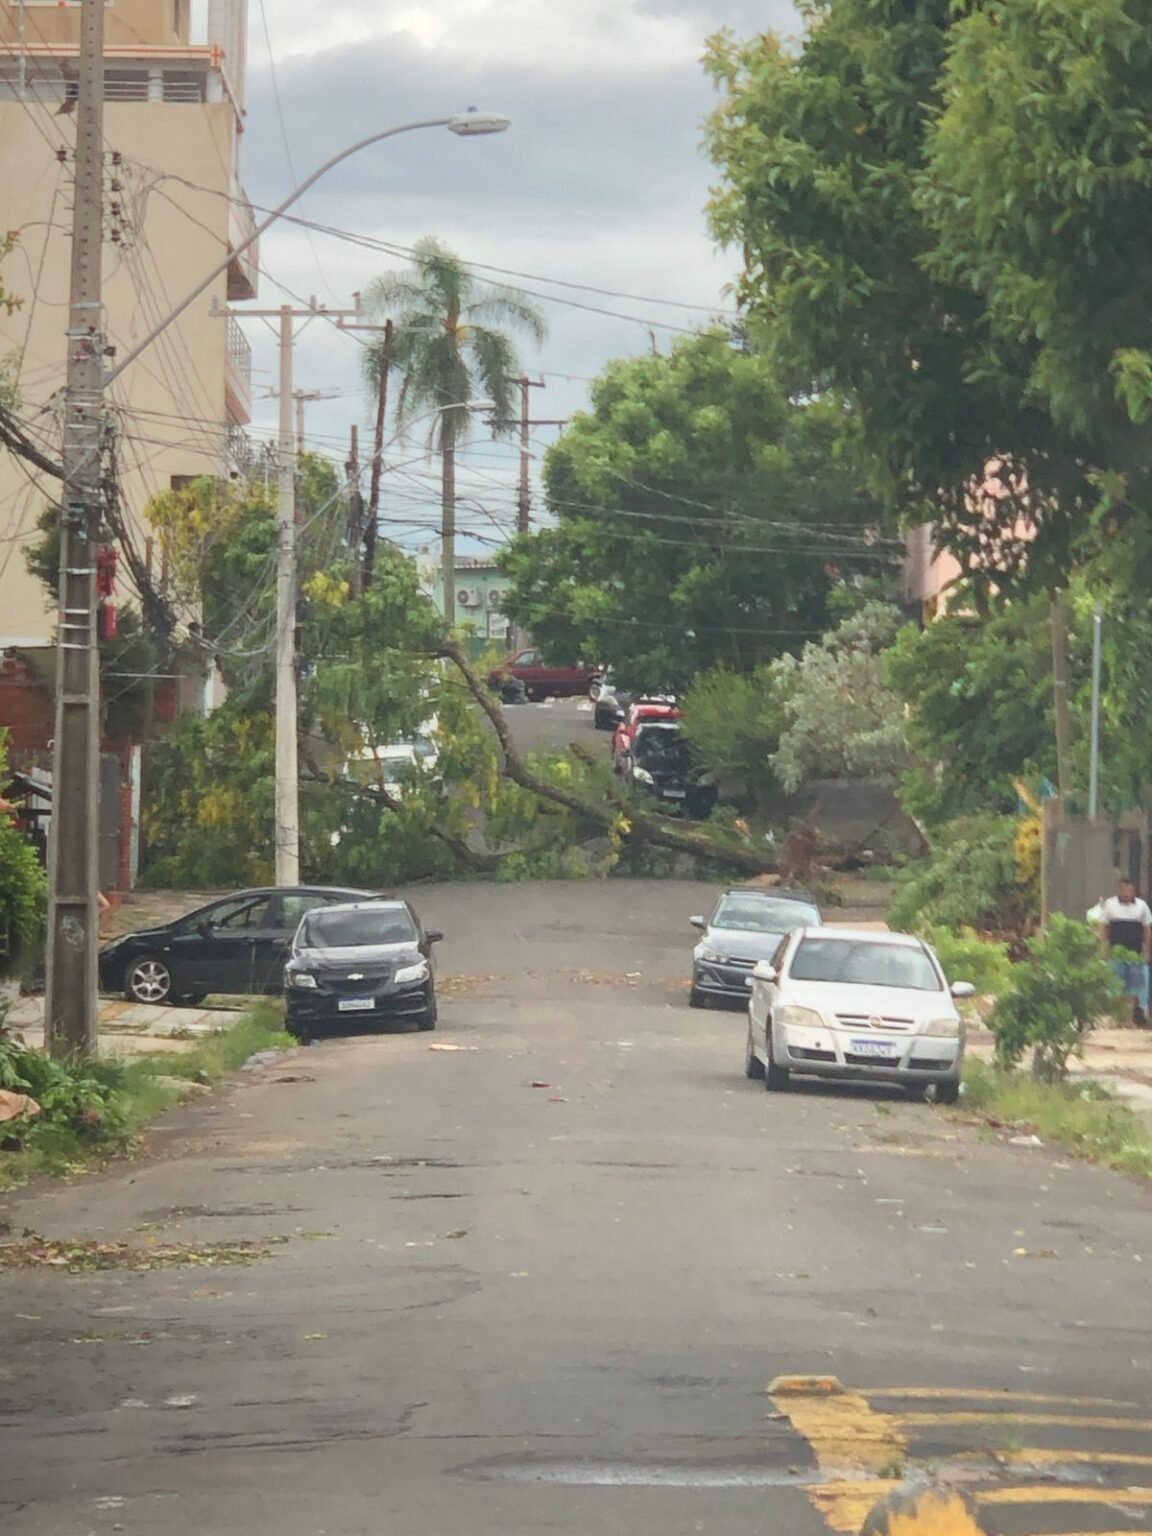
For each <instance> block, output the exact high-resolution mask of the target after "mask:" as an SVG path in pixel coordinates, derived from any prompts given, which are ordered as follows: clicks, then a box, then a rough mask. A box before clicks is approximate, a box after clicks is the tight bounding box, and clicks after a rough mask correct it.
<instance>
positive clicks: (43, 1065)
mask: <svg viewBox="0 0 1152 1536" xmlns="http://www.w3.org/2000/svg"><path fill="white" fill-rule="evenodd" d="M283 1020H284V1013H283V1008H282V1007H281V1005H280V1004H279V1003H277V1002H273V1001H272V1000H270V999H269V1000H263V999H262V1000H261V1001H259V1002H257V1003H255V1004H253V1006H252V1008H250V1009H249V1010H248V1011H246V1012H245V1013H243V1014H241V1015H239V1016H238V1017H237V1019H236V1022H235V1023H233V1024H230V1025H225V1026H224V1027H223V1028H222V1029H221V1030H220V1031H219V1032H218V1033H216V1034H213V1035H206V1036H204V1037H203V1038H201V1039H199V1040H197V1042H196V1044H195V1046H194V1047H193V1048H192V1049H191V1050H187V1051H154V1052H149V1053H147V1054H141V1055H133V1056H127V1057H123V1058H117V1057H105V1058H102V1059H101V1060H98V1061H93V1062H88V1063H86V1064H85V1065H83V1066H81V1067H77V1068H66V1067H61V1066H60V1065H58V1064H57V1063H54V1062H50V1061H49V1060H48V1059H47V1058H46V1057H45V1056H44V1055H43V1054H42V1053H41V1052H39V1051H30V1050H26V1049H25V1048H24V1047H21V1046H18V1045H17V1044H16V1042H14V1041H13V1040H11V1039H10V1038H9V1037H5V1036H4V1035H3V1034H2V1033H0V1077H2V1078H3V1081H4V1083H5V1085H6V1086H8V1087H12V1088H15V1089H18V1090H19V1091H21V1092H27V1093H29V1094H31V1096H32V1097H33V1098H34V1099H36V1100H37V1101H38V1103H39V1104H40V1106H41V1110H42V1113H41V1114H40V1116H39V1117H38V1118H37V1119H35V1120H33V1121H31V1122H29V1123H27V1124H26V1125H25V1124H23V1123H22V1122H9V1123H8V1124H7V1125H5V1126H3V1127H0V1135H6V1136H7V1137H8V1138H9V1142H8V1147H7V1148H6V1149H5V1150H0V1189H10V1188H12V1187H13V1186H14V1185H17V1184H23V1183H26V1182H27V1180H29V1179H31V1178H34V1177H35V1176H37V1175H38V1174H48V1175H50V1176H53V1177H60V1176H63V1175H67V1174H72V1173H79V1172H82V1171H83V1170H84V1169H86V1168H91V1167H96V1166H99V1165H101V1164H102V1163H106V1162H107V1161H108V1160H109V1159H110V1158H113V1157H122V1156H124V1155H125V1154H126V1153H129V1152H131V1151H132V1150H133V1148H134V1147H135V1146H136V1145H137V1144H138V1142H139V1139H140V1136H141V1133H142V1132H143V1131H144V1129H145V1127H146V1126H147V1125H148V1124H149V1123H150V1122H151V1121H153V1120H155V1119H156V1117H157V1116H158V1115H161V1114H163V1113H164V1111H165V1110H167V1109H171V1108H172V1107H173V1105H175V1104H178V1103H179V1102H180V1101H181V1099H182V1098H184V1097H185V1096H186V1094H187V1090H186V1089H184V1088H183V1087H182V1083H184V1082H187V1083H198V1084H201V1085H204V1086H210V1085H212V1084H215V1083H219V1082H221V1081H222V1080H223V1079H224V1078H226V1077H227V1076H228V1075H229V1074H230V1073H232V1072H235V1071H236V1069H237V1068H238V1067H241V1066H243V1064H244V1062H246V1061H247V1060H248V1058H249V1057H250V1056H253V1055H255V1054H256V1052H257V1051H267V1050H283V1049H288V1048H289V1047H291V1046H292V1045H294V1044H295V1042H294V1041H293V1039H292V1037H291V1036H290V1035H288V1034H286V1033H285V1032H284V1030H283V1027H282V1026H283ZM177 1080H180V1081H177Z"/></svg>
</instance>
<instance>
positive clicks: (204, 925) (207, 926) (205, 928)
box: [196, 918, 213, 939]
mask: <svg viewBox="0 0 1152 1536" xmlns="http://www.w3.org/2000/svg"><path fill="white" fill-rule="evenodd" d="M212 928H213V924H212V923H210V922H209V921H208V919H207V918H204V919H203V920H202V921H201V922H199V923H197V924H196V932H197V933H198V934H199V935H200V937H201V938H202V939H207V938H209V937H210V936H211V934H212Z"/></svg>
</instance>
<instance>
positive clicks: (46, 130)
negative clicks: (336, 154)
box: [0, 0, 256, 724]
mask: <svg viewBox="0 0 1152 1536" xmlns="http://www.w3.org/2000/svg"><path fill="white" fill-rule="evenodd" d="M246 12H247V0H210V3H209V7H208V37H207V41H206V42H203V43H196V44H194V43H193V42H192V41H191V38H190V14H189V13H190V0H107V8H106V11H105V18H106V35H105V54H106V63H105V93H106V100H107V106H106V110H105V126H104V136H105V142H106V158H105V187H104V191H105V199H106V217H105V241H106V243H105V260H104V275H105V304H106V313H105V322H104V323H105V332H106V335H107V338H108V343H109V346H110V347H111V348H113V349H115V350H114V351H113V353H112V359H113V363H114V359H115V356H116V355H117V354H118V355H120V356H124V355H125V354H126V353H127V352H129V351H130V350H131V349H132V347H133V346H134V345H135V344H136V343H137V342H138V341H140V340H141V339H142V338H143V337H144V336H146V335H147V334H148V332H149V331H150V330H151V329H152V328H153V326H154V325H155V324H156V323H157V322H158V321H159V320H160V319H162V318H163V317H164V316H165V315H166V314H167V313H168V312H169V311H170V310H171V309H172V308H174V307H175V305H176V304H177V303H178V302H179V301H180V300H181V299H182V298H183V297H184V295H185V294H186V293H187V292H189V291H190V290H191V289H192V288H193V287H195V285H196V283H197V282H198V281H199V280H200V279H202V278H203V276H204V275H205V274H206V273H207V272H208V271H210V270H211V269H212V267H214V266H216V265H217V264H218V263H219V262H220V260H221V259H222V257H223V256H224V254H225V253H226V251H228V250H229V249H233V248H235V246H236V245H237V244H238V243H239V242H240V240H241V239H242V237H243V235H244V234H246V233H247V232H248V231H249V230H250V229H251V228H252V213H251V210H250V208H249V206H248V202H247V199H246V198H245V196H244V193H243V191H242V189H241V186H240V180H239V154H240V144H241V139H242V134H243V127H244V72H245V55H244V40H245V35H246V26H247V14H246ZM79 19H80V8H79V5H78V3H77V0H0V232H2V231H4V230H9V229H11V230H13V231H15V232H16V234H17V237H18V247H17V249H16V251H15V252H14V253H13V254H12V255H10V256H9V257H8V258H7V260H6V261H5V263H4V269H3V275H4V283H5V286H6V287H7V288H8V289H10V290H11V291H12V292H14V293H15V294H16V295H18V296H20V297H22V299H23V305H22V307H21V308H20V309H18V310H17V311H16V312H15V313H14V314H13V315H11V316H9V317H6V316H5V315H4V314H3V312H2V311H0V360H2V359H5V358H7V359H8V360H9V371H10V374H11V375H13V376H14V377H15V379H16V385H17V391H18V398H17V406H16V409H17V413H18V415H19V417H20V418H21V419H22V420H23V421H25V422H26V423H29V424H30V426H29V431H30V434H31V435H33V436H34V437H35V440H36V441H37V442H38V443H40V444H42V445H43V447H44V448H45V450H46V451H47V452H49V453H50V454H51V456H52V457H53V458H58V457H59V445H60V418H61V394H62V386H63V383H64V364H65V345H66V339H65V327H66V324H67V314H68V310H67V303H68V285H69V263H70V251H71V242H70V238H69V220H70V216H71V208H72V165H73V148H74V142H75V126H74V123H75V117H74V114H70V113H69V110H68V103H69V101H70V100H72V99H73V98H74V96H75V91H76V84H75V79H76V55H77V38H78V33H79ZM255 292H256V268H255V261H254V252H249V253H248V254H247V255H245V256H243V257H240V258H238V259H234V260H233V261H232V262H231V263H230V265H229V268H228V272H227V276H226V277H221V278H220V279H219V281H218V282H217V283H216V284H215V285H214V287H213V288H212V289H211V290H209V291H208V292H207V293H205V294H203V295H202V296H201V297H200V298H198V299H197V300H196V301H195V303H194V304H193V305H192V306H191V308H190V309H189V310H188V311H187V312H186V313H185V314H184V315H183V316H182V317H181V319H180V320H178V321H177V322H176V323H175V324H174V325H173V326H172V327H171V328H170V329H169V330H168V331H167V332H166V333H165V334H164V336H162V337H161V339H160V340H159V341H157V342H156V343H155V344H154V345H153V346H152V347H151V348H149V350H148V351H147V352H146V353H145V354H144V355H143V356H142V357H141V358H140V359H139V360H138V361H137V362H135V363H133V364H132V365H131V366H130V367H129V368H128V369H127V370H126V371H125V372H124V374H123V375H122V376H121V377H120V378H119V379H117V380H116V381H115V383H114V385H113V386H112V389H111V391H110V394H109V409H110V411H111V413H112V415H113V417H114V418H115V422H116V427H117V433H118V450H117V452H118V459H119V473H120V482H121V487H122V496H123V503H124V507H125V510H126V512H127V514H128V520H129V523H130V525H131V530H132V535H133V537H134V538H135V539H136V541H137V542H138V547H139V550H140V552H141V554H142V555H143V556H144V557H145V558H148V557H149V556H150V553H151V547H150V541H149V539H148V528H147V525H146V524H145V522H144V521H143V519H142V509H143V508H144V506H145V505H146V503H147V502H148V500H149V498H150V497H151V496H153V495H154V494H155V493H156V492H158V491H160V490H163V489H167V488H168V487H170V486H171V485H172V483H173V481H174V479H177V478H178V477H184V476H196V475H203V474H223V475H226V474H228V473H229V472H230V471H231V470H234V469H239V468H242V467H243V466H244V462H245V455H246V453H247V442H246V439H245V437H244V433H243V427H244V425H245V423H246V422H247V421H248V420H249V403H250V389H251V378H250V374H251V355H250V352H249V348H248V344H247V342H246V340H245V338H244V336H243V335H242V333H241V331H240V327H239V325H238V324H237V322H236V321H235V320H230V319H229V318H228V317H227V315H226V313H225V311H226V309H227V304H228V301H229V300H235V299H250V298H252V297H254V296H255ZM54 491H55V482H53V481H52V480H51V478H49V477H46V476H44V475H42V474H40V473H39V472H37V471H34V470H30V468H29V467H28V466H27V465H25V464H24V463H23V462H21V461H18V460H16V459H15V458H14V457H13V456H12V455H11V454H9V453H6V452H4V451H3V450H0V651H8V652H11V651H13V650H18V651H22V652H23V651H27V650H36V649H40V648H43V647H45V646H46V645H48V644H50V643H51V639H52V634H53V629H54V614H53V612H52V611H51V609H50V607H49V606H48V604H47V602H46V600H45V596H44V592H43V589H42V588H41V586H40V584H39V583H38V582H37V581H35V580H33V578H32V577H31V576H29V575H28V573H27V571H26V570H25V566H24V560H23V558H22V548H23V545H24V543H25V542H26V541H27V539H28V537H29V536H31V535H33V534H34V533H35V528H36V522H37V519H38V517H39V516H40V514H41V513H42V511H43V509H44V506H45V503H46V501H47V500H48V498H49V495H51V494H54ZM153 568H154V571H155V574H156V577H157V579H158V580H159V579H160V578H161V576H162V572H161V571H160V569H159V562H158V560H156V561H155V562H154V566H153ZM121 572H122V579H121V583H120V585H121V592H122V597H123V598H126V599H128V600H131V596H132V594H131V588H130V584H129V582H128V581H127V579H126V575H125V573H124V567H123V563H122V565H121ZM3 723H4V722H3V721H2V720H0V724H3Z"/></svg>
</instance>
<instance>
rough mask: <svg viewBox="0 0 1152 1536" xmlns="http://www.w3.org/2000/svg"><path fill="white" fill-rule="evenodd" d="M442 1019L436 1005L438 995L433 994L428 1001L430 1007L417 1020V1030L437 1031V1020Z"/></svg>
mask: <svg viewBox="0 0 1152 1536" xmlns="http://www.w3.org/2000/svg"><path fill="white" fill-rule="evenodd" d="M439 1017H440V1010H439V1008H438V1007H437V1005H436V994H435V992H433V994H432V996H431V997H430V998H429V999H428V1006H427V1008H425V1010H424V1012H423V1013H422V1014H420V1015H419V1017H418V1018H417V1020H416V1028H417V1029H435V1028H436V1020H437V1019H438V1018H439Z"/></svg>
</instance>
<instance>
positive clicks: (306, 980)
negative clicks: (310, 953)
mask: <svg viewBox="0 0 1152 1536" xmlns="http://www.w3.org/2000/svg"><path fill="white" fill-rule="evenodd" d="M288 985H289V986H290V987H304V988H308V987H312V988H315V987H316V985H317V982H316V978H315V976H313V974H312V972H311V971H289V972H288Z"/></svg>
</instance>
